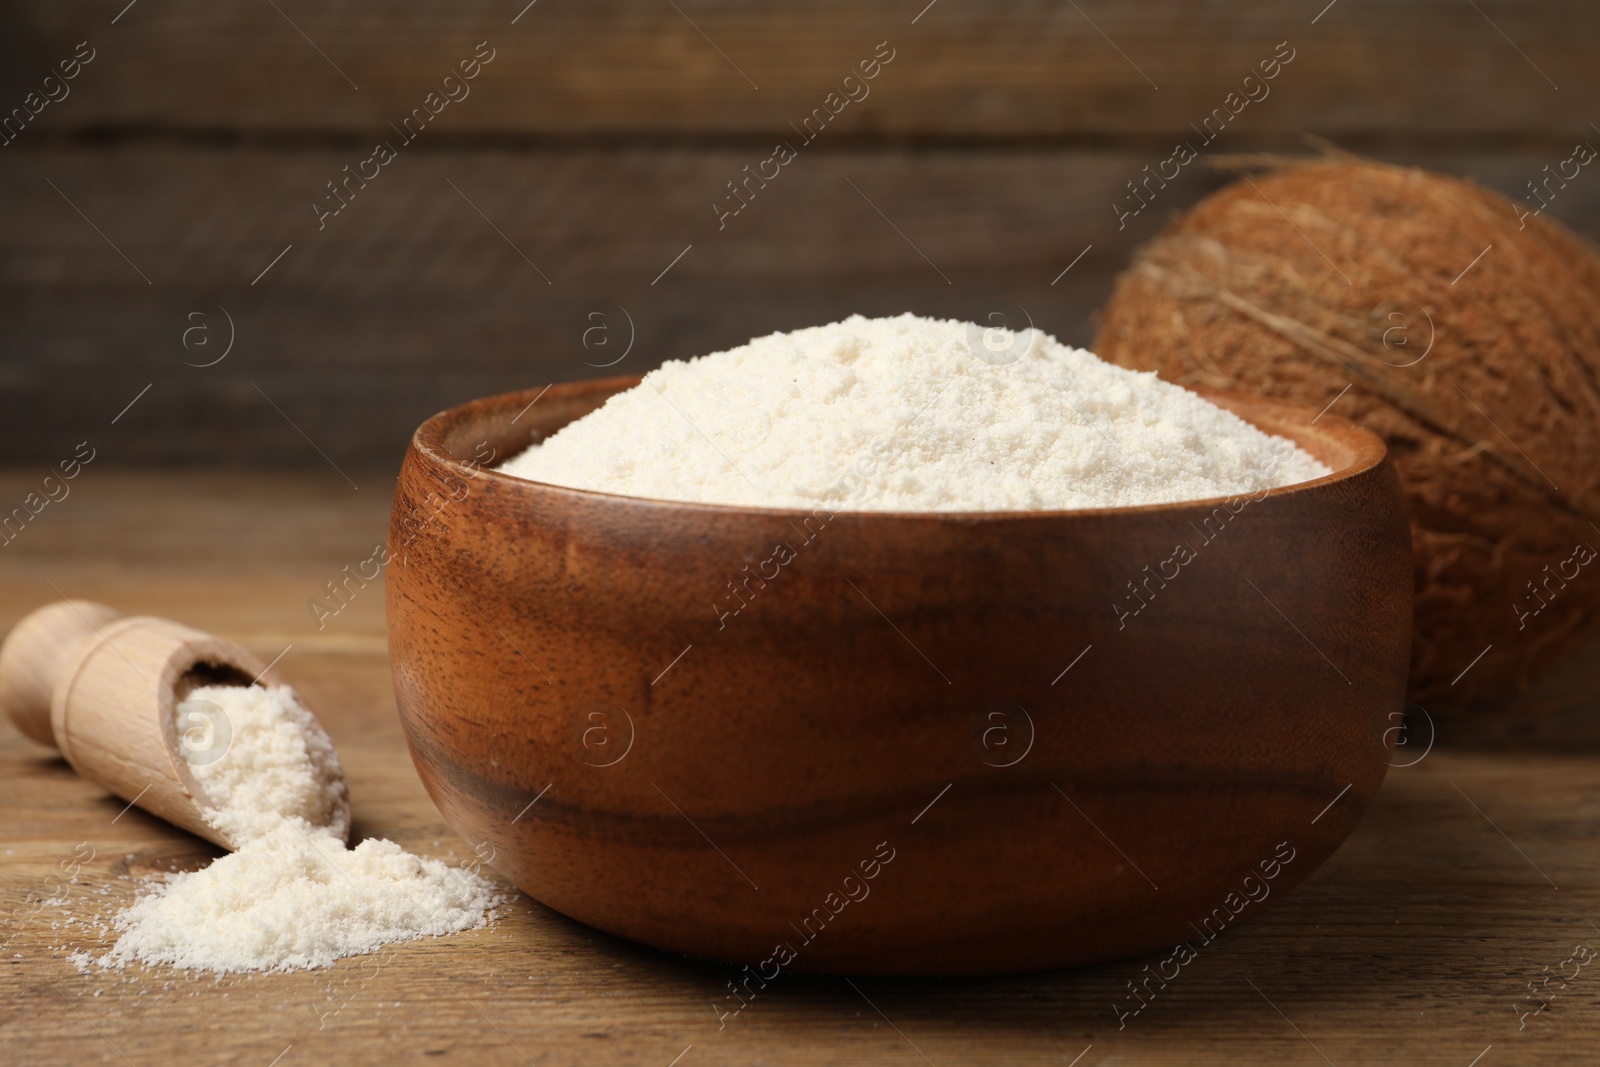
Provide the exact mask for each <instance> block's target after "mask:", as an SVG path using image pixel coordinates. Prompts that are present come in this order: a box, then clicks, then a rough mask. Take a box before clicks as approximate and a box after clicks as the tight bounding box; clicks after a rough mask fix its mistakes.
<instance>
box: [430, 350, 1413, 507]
mask: <svg viewBox="0 0 1600 1067" xmlns="http://www.w3.org/2000/svg"><path fill="white" fill-rule="evenodd" d="M643 377H644V376H643V375H616V376H612V377H609V378H580V379H575V380H573V381H566V382H554V383H552V384H550V385H547V386H545V387H543V388H542V389H533V388H529V389H518V390H513V391H511V392H506V393H494V394H491V395H489V396H484V397H477V398H475V399H472V400H468V401H466V402H464V403H461V404H456V405H454V406H452V407H449V408H445V409H444V410H443V411H439V412H436V413H435V414H433V415H431V416H429V417H428V418H427V419H425V420H423V422H422V424H421V425H419V426H418V427H417V429H416V430H415V432H413V433H412V435H411V441H410V446H409V448H410V451H413V452H416V453H418V454H420V455H422V456H424V457H426V458H427V459H428V461H430V462H432V463H434V464H437V465H439V466H441V467H444V468H446V469H449V470H451V471H452V473H454V474H456V475H457V476H458V477H461V478H465V479H468V480H469V481H471V480H476V479H478V478H484V477H487V478H489V479H490V482H491V484H495V485H500V486H503V487H505V488H506V489H507V490H508V491H510V492H541V493H546V494H551V495H555V496H558V497H563V496H564V497H569V498H571V499H573V500H574V501H589V502H591V503H593V504H595V505H610V506H631V507H652V508H673V509H678V510H681V511H684V512H688V513H696V512H700V513H705V514H706V515H707V516H708V517H709V516H722V517H737V516H745V517H749V518H767V519H790V520H792V519H795V518H797V517H800V516H811V515H814V514H816V512H818V511H827V512H828V514H829V515H830V516H833V517H834V518H846V517H848V518H849V519H851V520H854V521H862V520H867V521H883V522H895V521H900V522H908V521H909V522H927V521H930V520H953V521H959V522H961V523H975V522H1002V521H1004V522H1016V521H1029V520H1050V519H1054V520H1061V519H1067V518H1096V517H1106V518H1112V517H1122V516H1140V515H1152V514H1156V513H1159V512H1162V511H1173V510H1179V509H1182V510H1202V509H1207V508H1213V507H1218V506H1222V505H1224V504H1226V503H1227V502H1229V501H1237V500H1240V499H1248V500H1251V501H1264V500H1273V499H1278V498H1282V497H1287V496H1293V495H1299V494H1302V493H1309V492H1317V491H1322V490H1326V489H1328V488H1330V487H1332V486H1334V485H1337V484H1339V483H1341V482H1346V481H1350V480H1352V479H1355V478H1358V477H1360V476H1362V475H1364V474H1367V473H1368V472H1370V471H1372V470H1373V469H1375V468H1377V467H1380V466H1382V465H1383V464H1384V463H1385V462H1386V461H1387V460H1388V458H1389V449H1388V445H1387V443H1386V442H1385V441H1384V440H1383V438H1381V437H1379V436H1378V435H1377V434H1376V433H1374V432H1373V431H1371V430H1369V429H1367V428H1366V427H1364V426H1362V425H1360V424H1358V423H1356V422H1354V421H1352V420H1350V419H1347V418H1345V417H1344V416H1342V415H1334V414H1332V413H1331V412H1329V411H1328V410H1327V409H1326V408H1324V409H1323V410H1322V411H1321V412H1318V413H1313V411H1312V409H1311V408H1310V407H1308V406H1306V405H1304V404H1295V403H1291V402H1288V401H1283V400H1278V399H1275V398H1272V397H1265V396H1259V395H1256V394H1252V393H1241V392H1233V391H1227V390H1220V389H1204V388H1201V389H1192V388H1189V387H1188V386H1180V388H1183V389H1187V390H1188V391H1189V392H1191V393H1194V394H1196V395H1198V396H1200V397H1202V398H1203V399H1205V400H1208V401H1210V402H1212V403H1214V404H1217V405H1218V406H1219V407H1223V408H1225V409H1226V410H1228V411H1231V412H1233V414H1235V415H1238V416H1239V417H1240V418H1241V419H1244V421H1245V422H1248V423H1250V425H1251V426H1254V427H1255V428H1256V429H1258V430H1261V431H1262V432H1263V433H1267V434H1270V435H1272V436H1275V437H1287V438H1288V439H1289V440H1290V441H1292V442H1293V443H1294V444H1295V446H1296V447H1297V448H1306V445H1305V442H1304V439H1303V438H1302V437H1301V436H1300V435H1298V434H1291V433H1286V432H1280V431H1278V430H1274V429H1269V428H1267V427H1265V426H1261V425H1259V424H1258V423H1256V422H1255V421H1253V420H1252V419H1251V418H1250V417H1249V416H1247V415H1246V414H1244V413H1243V412H1242V411H1240V410H1238V409H1237V408H1235V407H1234V406H1233V405H1232V404H1231V403H1229V401H1233V402H1237V403H1239V404H1243V405H1248V406H1250V407H1255V408H1264V409H1267V410H1270V411H1275V412H1277V413H1280V421H1282V422H1284V423H1286V424H1287V426H1288V427H1290V428H1294V429H1310V428H1311V427H1312V426H1313V425H1315V424H1318V423H1321V424H1322V427H1321V428H1320V429H1318V431H1317V433H1318V434H1319V435H1321V436H1325V437H1332V438H1335V439H1336V440H1337V441H1338V443H1339V444H1341V445H1342V446H1343V447H1345V448H1348V449H1349V450H1350V452H1351V454H1352V458H1351V460H1350V462H1349V463H1347V464H1345V465H1344V466H1343V467H1338V468H1335V469H1333V470H1330V471H1329V472H1328V473H1327V474H1325V475H1323V476H1322V477H1320V478H1313V479H1311V480H1310V481H1305V482H1294V483H1291V484H1289V485H1281V486H1275V487H1273V488H1271V489H1268V490H1267V491H1266V492H1265V493H1260V492H1259V491H1258V492H1252V493H1233V494H1229V495H1226V496H1214V497H1204V498H1200V499H1195V500H1169V501H1164V502H1160V503H1154V504H1130V505H1123V506H1119V507H1106V508H1051V509H1044V508H1041V509H1030V510H1007V511H889V510H877V509H870V510H869V509H860V508H857V509H851V508H840V509H837V510H833V509H830V508H828V507H827V506H826V505H825V504H824V503H822V502H819V503H818V505H817V506H816V507H813V508H809V509H807V508H790V507H758V506H755V505H749V504H713V503H707V502H704V501H696V500H667V499H662V498H659V497H646V496H632V495H630V494H627V493H612V492H607V491H605V490H601V489H580V488H577V487H575V486H569V485H557V484H555V483H553V482H541V481H537V480H535V479H532V478H523V477H521V476H519V475H515V474H507V473H505V472H504V471H501V470H498V469H496V468H495V467H489V466H485V465H482V464H479V463H476V462H471V461H468V460H464V459H462V458H461V457H460V456H457V455H456V454H455V453H453V452H451V451H450V450H449V449H448V448H446V447H445V438H446V436H447V435H448V434H449V433H450V432H451V431H452V430H454V429H455V428H456V427H457V426H459V425H460V424H462V423H463V422H466V421H468V420H469V419H472V418H481V417H483V416H485V415H488V414H491V413H494V412H500V411H502V410H503V411H504V412H505V413H507V414H509V413H510V412H511V411H519V412H525V411H526V410H527V409H528V408H531V407H532V406H533V405H534V403H536V402H537V401H538V400H540V399H541V398H543V397H545V396H547V395H551V394H554V395H557V396H560V395H579V394H583V393H604V394H605V396H604V399H602V400H601V403H602V404H603V403H604V402H605V400H607V399H610V397H611V396H613V395H615V394H617V393H619V392H622V391H623V390H625V389H629V388H632V387H633V386H635V385H638V384H639V383H640V382H641V381H642V380H643ZM1163 380H1165V379H1163ZM1169 384H1172V383H1169ZM1330 406H1331V405H1330ZM1294 415H1300V416H1305V418H1303V419H1300V420H1298V421H1293V422H1291V421H1290V419H1289V416H1294ZM519 417H520V416H519ZM581 417H582V416H580V418H581ZM563 425H566V424H563ZM552 432H554V431H552ZM1306 450H1307V451H1310V449H1306ZM519 454H520V453H513V455H519ZM510 458H511V456H507V457H505V458H503V459H499V460H497V462H500V463H504V462H506V461H508V460H509V459H510ZM1319 462H1322V461H1321V459H1320V458H1319ZM1324 465H1325V466H1326V465H1327V464H1326V463H1324ZM830 521H831V520H830Z"/></svg>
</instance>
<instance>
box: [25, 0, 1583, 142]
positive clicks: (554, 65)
mask: <svg viewBox="0 0 1600 1067" xmlns="http://www.w3.org/2000/svg"><path fill="white" fill-rule="evenodd" d="M525 3H526V0H496V2H493V3H490V2H486V0H472V2H469V3H462V4H454V5H451V6H450V8H449V9H448V11H443V10H440V9H439V8H438V7H437V6H436V5H431V4H427V3H424V2H422V0H407V2H405V3H398V4H387V5H384V6H383V7H382V8H381V9H380V8H379V7H378V6H377V5H374V4H360V5H344V4H341V5H334V6H331V7H319V6H318V5H315V4H311V3H308V2H305V0H295V2H285V3H281V4H278V5H276V7H277V8H278V10H276V11H275V10H274V9H273V5H266V4H245V5H222V6H219V5H215V4H206V3H203V2H201V0H185V2H180V3H168V4H147V5H144V6H143V7H142V8H135V9H134V10H132V11H128V12H126V13H125V14H124V15H122V16H121V17H120V18H119V19H118V20H117V22H116V24H115V25H112V23H111V20H112V18H113V16H115V15H116V14H117V12H116V11H115V10H110V11H108V10H107V7H106V5H101V4H88V3H83V2H81V0H79V2H74V3H64V4H51V3H47V2H45V0H32V2H29V3H23V4H18V5H13V6H12V8H11V19H10V21H11V22H12V23H13V24H14V27H15V28H14V31H13V33H14V36H12V51H13V52H14V57H13V59H12V61H11V62H9V63H7V64H6V67H7V70H8V72H9V76H8V79H7V82H8V85H9V87H11V88H12V91H11V92H10V93H9V94H8V95H9V96H12V97H18V98H20V97H21V95H22V93H23V92H26V91H27V90H28V89H32V88H34V87H35V84H34V83H36V82H37V81H38V79H39V78H40V77H42V76H43V75H44V74H46V73H48V72H49V70H50V69H51V68H52V67H53V66H54V64H55V63H56V62H57V60H58V59H59V58H61V57H63V56H67V55H70V54H71V52H72V48H73V46H74V45H76V44H77V43H78V42H79V41H83V40H88V41H90V42H92V44H93V46H94V47H95V48H96V49H97V51H98V55H97V57H96V58H95V60H94V61H93V63H92V64H91V65H90V66H89V67H88V68H86V69H85V71H84V73H83V74H82V75H81V76H80V77H79V78H78V79H77V81H76V82H75V83H74V86H73V93H72V96H70V97H69V98H67V100H65V101H64V102H63V103H62V104H61V105H59V106H51V107H50V108H49V109H48V110H47V111H46V112H45V113H44V115H42V116H41V118H40V120H39V121H40V123H41V124H42V125H44V126H45V127H46V128H48V129H51V130H55V131H67V130H74V131H104V130H108V129H113V130H114V129H129V128H133V129H145V130H159V131H179V132H190V133H195V132H200V133H205V134H208V135H211V136H217V137H229V136H237V135H239V134H245V135H249V134H252V133H259V132H276V131H296V132H301V131H312V132H339V133H361V134H370V133H371V132H375V131H380V130H383V129H385V128H386V126H387V124H388V123H390V122H393V121H397V120H398V119H399V117H400V116H402V115H404V114H406V113H408V112H409V111H410V110H411V108H413V107H415V106H417V105H418V104H419V103H420V102H421V98H422V96H423V95H424V94H425V93H426V92H427V91H428V90H429V89H431V88H434V87H435V86H436V85H438V84H439V82H440V80H441V79H442V78H443V77H444V76H445V75H446V74H447V73H449V72H450V71H451V70H452V69H453V68H454V67H455V65H456V64H457V62H458V61H459V60H461V59H462V58H464V57H467V56H469V55H471V54H472V51H473V48H474V46H475V45H476V43H477V42H479V41H483V40H488V41H490V42H491V44H492V47H494V48H495V49H496V51H497V56H496V58H495V60H494V61H493V63H492V64H491V65H490V66H489V67H488V68H487V69H486V70H485V71H484V72H483V74H482V75H481V76H480V78H479V79H478V80H477V82H476V83H475V85H474V87H473V90H472V93H471V95H470V96H468V97H467V98H466V99H465V100H463V101H462V102H461V104H460V105H459V107H457V106H455V105H452V106H451V107H450V109H449V111H447V112H446V113H444V114H443V115H442V116H441V125H444V126H446V127H447V128H448V130H449V131H450V133H451V134H452V135H455V136H464V135H474V136H478V135H500V136H509V137H530V136H533V137H539V136H552V135H556V136H561V135H567V136H582V137H595V136H610V135H616V134H628V135H641V134H642V135H662V134H671V135H729V134H757V135H760V136H761V137H763V138H765V137H767V136H770V135H772V134H773V133H777V132H780V131H782V130H784V129H785V128H786V126H787V124H788V123H789V122H791V121H798V120H799V119H800V117H801V116H804V115H806V114H808V113H809V112H810V111H811V109H812V108H814V107H817V106H819V105H820V104H821V103H822V102H823V98H824V96H825V95H826V93H827V92H828V91H829V90H830V89H833V88H835V87H836V86H837V85H838V84H839V83H840V81H841V79H842V78H843V77H844V76H845V75H846V74H847V73H849V72H850V71H851V69H852V68H853V67H855V65H856V64H857V63H858V61H860V60H861V59H863V58H867V57H869V56H870V55H871V54H872V52H873V50H874V48H875V46H876V45H877V44H878V43H879V42H881V41H888V42H889V43H890V47H892V48H893V49H895V53H896V54H895V58H894V60H893V63H892V65H891V66H889V67H888V68H886V69H885V70H884V71H883V72H882V74H881V75H880V76H879V77H878V78H877V79H876V80H875V81H874V83H873V85H872V92H871V95H870V96H868V97H867V98H866V99H865V100H863V101H862V102H861V103H860V104H859V105H851V106H850V107H849V108H847V109H846V110H845V111H844V112H843V113H842V114H841V116H840V121H839V125H840V127H841V128H842V129H841V132H843V131H846V130H847V131H849V132H851V133H853V134H856V135H860V136H874V137H879V136H885V135H887V136H894V137H960V138H973V139H978V140H994V139H1002V140H1006V139H1014V138H1018V137H1062V136H1111V137H1122V136H1126V135H1128V134H1157V133H1159V134H1162V135H1165V134H1167V133H1169V132H1171V131H1177V130H1182V129H1185V128H1186V124H1187V123H1189V122H1191V121H1193V122H1198V121H1199V120H1200V119H1201V117H1203V116H1204V115H1206V114H1208V113H1210V111H1211V109H1212V108H1214V107H1218V106H1220V105H1221V104H1222V103H1223V98H1224V97H1225V96H1226V94H1227V93H1228V92H1229V91H1230V90H1232V89H1234V88H1236V87H1237V86H1238V84H1239V82H1240V81H1241V80H1242V79H1243V77H1244V76H1245V75H1246V74H1249V73H1250V72H1252V71H1253V70H1255V69H1256V68H1257V64H1258V63H1259V62H1260V61H1261V60H1263V59H1265V58H1267V57H1269V56H1270V55H1271V54H1272V52H1273V50H1274V48H1275V47H1276V46H1277V45H1278V43H1279V42H1282V41H1286V40H1287V41H1289V42H1290V44H1291V47H1292V48H1293V49H1295V53H1296V57H1295V59H1294V61H1293V65H1292V66H1291V67H1289V68H1287V69H1285V71H1284V72H1283V74H1282V75H1281V76H1280V78H1279V79H1278V80H1277V81H1276V83H1275V90H1276V91H1274V92H1273V93H1272V95H1271V96H1269V97H1268V98H1267V99H1266V101H1265V102H1264V103H1263V104H1262V106H1261V107H1260V108H1259V114H1255V115H1251V116H1250V117H1249V120H1248V121H1249V123H1250V125H1251V126H1252V128H1253V129H1255V130H1256V131H1257V132H1262V133H1268V132H1276V133H1284V132H1288V133H1296V132H1298V131H1300V130H1302V129H1312V130H1316V131H1318V132H1321V133H1324V134H1329V135H1338V134H1346V133H1370V132H1372V131H1375V130H1388V131H1403V132H1405V133H1408V134H1412V133H1417V132H1426V131H1441V130H1444V131H1469V132H1481V131H1496V132H1498V133H1500V134H1502V135H1509V136H1513V137H1522V136H1526V135H1528V134H1529V133H1544V134H1550V133H1559V134H1560V135H1561V136H1562V137H1569V136H1579V135H1582V133H1583V131H1584V130H1585V129H1586V126H1585V123H1586V122H1587V121H1588V118H1589V117H1590V115H1589V112H1587V111H1586V110H1585V108H1586V106H1587V105H1586V104H1585V101H1586V100H1588V99H1591V98H1592V97H1593V94H1594V91H1595V89H1596V88H1597V87H1600V82H1597V73H1596V71H1595V69H1594V64H1593V63H1592V62H1591V61H1590V60H1591V57H1592V55H1593V53H1594V50H1595V48H1596V46H1597V45H1600V19H1597V18H1596V16H1595V12H1594V9H1593V6H1592V5H1590V4H1587V3H1585V2H1584V0H1544V2H1541V3H1538V4H1521V5H1513V4H1510V3H1506V2H1505V0H1495V2H1486V3H1483V4H1480V5H1479V7H1480V8H1482V12H1481V13H1479V12H1475V11H1473V9H1472V8H1471V7H1470V6H1468V5H1464V4H1446V3H1439V2H1437V0H1394V2H1389V3H1384V4H1381V5H1375V4H1361V3H1356V2H1353V0H1352V2H1347V3H1343V4H1339V5H1337V6H1335V7H1333V8H1332V9H1331V10H1328V11H1323V12H1322V13H1321V15H1320V16H1319V11H1321V10H1322V8H1323V6H1324V5H1323V4H1315V3H1306V4H1294V5H1286V4H1282V3H1275V2H1272V0H1235V2H1231V3H1216V2H1212V3H1194V2H1190V0H1155V2H1146V3H1141V4H1137V5H1135V4H1112V3H1107V2H1105V0H1092V2H1089V3H1084V4H1078V5H1058V4H1043V3H1039V2H1038V0H1006V2H1003V3H989V4H981V5H975V4H960V3H950V2H948V0H945V2H940V3H936V4H933V5H926V0H911V2H909V3H901V4H894V5H855V4H850V3H848V2H847V0H804V2H800V3H794V4H786V5H781V6H780V5H755V6H752V5H749V4H743V3H738V2H736V0H698V2H690V0H685V2H683V3H679V4H663V3H639V2H628V0H605V2H598V3H582V4H579V3H570V2H562V0H541V2H540V3H538V4H537V5H535V6H532V7H529V8H527V9H526V10H524V4H525ZM925 5H926V10H924V8H925ZM519 12H522V14H521V16H520V18H519V17H518V13H519ZM919 12H920V15H919ZM1491 18H1492V19H1493V21H1492V22H1491V21H1490V19H1491ZM513 20H515V22H514V21H513ZM1508 39H1509V40H1508ZM153 72H161V73H160V74H159V75H154V76H153ZM1557 86H1559V91H1557V88H1556V87H1557Z"/></svg>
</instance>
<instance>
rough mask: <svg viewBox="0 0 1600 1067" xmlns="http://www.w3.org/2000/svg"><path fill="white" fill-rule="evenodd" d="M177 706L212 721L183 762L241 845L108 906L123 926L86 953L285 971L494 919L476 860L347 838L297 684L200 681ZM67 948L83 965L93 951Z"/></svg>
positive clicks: (345, 820) (333, 777)
mask: <svg viewBox="0 0 1600 1067" xmlns="http://www.w3.org/2000/svg"><path fill="white" fill-rule="evenodd" d="M176 715H177V725H178V730H179V733H180V736H181V735H182V734H183V732H184V731H185V730H199V729H202V726H203V727H204V729H205V730H207V731H208V733H207V736H206V744H205V745H203V746H199V747H197V748H195V749H192V750H189V753H188V754H189V758H190V761H191V766H190V769H191V770H192V771H193V773H194V775H195V777H196V778H197V779H198V780H199V781H200V783H201V786H202V787H203V788H204V789H205V790H206V793H207V795H208V797H209V799H210V800H211V801H212V803H213V804H215V805H216V807H215V808H214V809H211V810H208V811H207V812H206V821H207V822H209V823H211V825H213V826H215V827H217V828H218V829H219V830H222V831H223V832H224V833H226V834H228V835H229V837H230V838H232V840H233V841H234V843H235V844H237V845H238V846H239V847H238V851H236V852H233V853H230V854H229V855H226V856H223V857H222V858H221V859H218V860H216V861H215V862H214V863H212V864H211V865H210V866H209V867H206V868H204V869H203V870H198V871H189V872H184V873H180V874H175V875H170V876H168V877H166V878H165V879H164V880H162V881H159V882H156V883H154V884H153V886H152V887H151V888H150V889H149V891H148V892H145V893H144V894H143V895H141V896H140V898H139V899H138V900H137V901H135V902H134V903H133V904H132V905H131V906H130V907H129V908H127V909H126V910H125V911H123V912H121V913H120V914H118V915H117V916H115V917H114V919H113V920H112V924H111V925H112V927H113V928H114V929H116V930H117V931H119V932H120V935H121V936H120V937H119V938H118V939H117V942H116V944H115V945H114V946H113V947H112V948H111V950H110V951H109V952H107V953H106V954H104V955H103V956H101V957H99V958H98V959H96V960H94V961H93V962H96V963H98V964H100V965H101V966H103V967H121V966H123V965H124V964H126V963H129V962H133V961H138V962H141V963H152V964H154V963H162V964H169V965H171V966H174V967H180V968H185V969H192V970H209V971H215V972H218V973H227V972H232V971H286V970H294V969H298V968H306V967H321V966H326V965H328V964H330V963H332V962H333V961H334V960H336V959H339V958H340V957H343V956H354V955H360V954H362V953H367V952H372V951H374V950H376V949H377V948H379V947H380V946H382V945H385V944H389V943H391V942H395V941H409V940H412V939H414V938H418V937H424V936H430V935H431V936H434V937H437V936H439V935H441V934H450V933H456V932H458V931H462V930H470V929H474V928H476V927H480V926H483V925H485V924H486V923H488V922H489V921H490V919H491V918H492V909H493V905H494V899H495V888H494V885H493V884H492V883H490V882H488V881H487V880H485V879H483V878H481V877H479V876H478V875H477V874H475V873H472V872H471V871H467V870H463V869H461V868H459V867H452V866H449V865H448V864H445V863H443V862H441V861H439V860H430V859H421V858H419V857H417V856H413V855H411V854H410V853H409V852H406V851H405V850H404V849H402V848H401V847H400V846H399V845H396V844H394V843H393V842H392V841H384V840H381V839H370V840H367V841H363V842H361V843H360V844H359V845H357V846H356V847H355V848H353V849H351V848H348V847H346V845H345V838H346V836H347V835H348V833H349V828H350V806H349V802H348V800H347V798H346V790H345V783H344V771H343V769H342V768H341V767H340V765H339V757H338V755H337V754H336V753H335V752H334V750H333V744H332V742H330V741H329V740H328V736H327V734H325V733H324V732H323V730H322V726H321V724H320V723H318V722H317V720H316V718H315V717H314V716H313V715H312V714H311V713H310V712H309V711H307V710H306V709H305V708H304V707H303V706H302V705H301V704H300V702H299V700H298V699H297V698H296V696H295V694H294V691H293V690H292V689H290V688H288V687H287V686H273V687H270V688H268V687H263V686H232V685H220V686H206V687H203V688H199V689H195V690H194V691H192V692H191V693H189V694H188V696H187V698H186V699H185V700H184V701H183V702H182V703H180V704H179V705H178V706H177V709H176ZM219 739H220V740H219ZM213 744H215V745H216V749H213V748H212V745H213ZM217 750H220V755H219V757H218V758H215V759H210V758H208V757H209V755H210V753H211V752H213V751H217ZM75 959H76V962H78V963H79V964H80V966H84V967H86V966H88V965H89V962H90V959H91V957H89V956H88V955H87V954H79V955H78V956H77V957H75Z"/></svg>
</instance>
